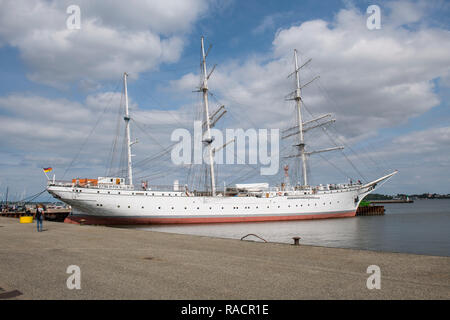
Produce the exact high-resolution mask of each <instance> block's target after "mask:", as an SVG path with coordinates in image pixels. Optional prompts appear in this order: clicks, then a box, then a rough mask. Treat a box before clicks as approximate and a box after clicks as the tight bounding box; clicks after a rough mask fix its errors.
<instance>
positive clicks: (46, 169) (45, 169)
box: [43, 168, 53, 173]
mask: <svg viewBox="0 0 450 320" xmlns="http://www.w3.org/2000/svg"><path fill="white" fill-rule="evenodd" d="M43 170H44V172H45V173H47V172H50V171H52V170H53V168H43Z"/></svg>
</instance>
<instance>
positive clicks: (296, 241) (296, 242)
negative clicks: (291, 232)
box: [292, 237, 301, 246]
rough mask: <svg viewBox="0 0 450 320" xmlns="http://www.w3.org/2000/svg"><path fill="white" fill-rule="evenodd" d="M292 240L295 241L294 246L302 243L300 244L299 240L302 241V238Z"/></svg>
mask: <svg viewBox="0 0 450 320" xmlns="http://www.w3.org/2000/svg"><path fill="white" fill-rule="evenodd" d="M292 239H294V246H299V245H300V242H299V240H300V239H301V238H300V237H293V238H292Z"/></svg>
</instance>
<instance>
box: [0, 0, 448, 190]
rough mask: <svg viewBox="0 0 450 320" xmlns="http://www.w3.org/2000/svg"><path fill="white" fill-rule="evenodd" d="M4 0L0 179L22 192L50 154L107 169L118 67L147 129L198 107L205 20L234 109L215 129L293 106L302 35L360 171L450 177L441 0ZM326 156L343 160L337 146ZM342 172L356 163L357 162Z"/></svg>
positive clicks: (325, 174) (314, 168)
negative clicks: (375, 14)
mask: <svg viewBox="0 0 450 320" xmlns="http://www.w3.org/2000/svg"><path fill="white" fill-rule="evenodd" d="M70 4H77V5H79V6H80V10H81V29H80V30H67V28H66V19H67V17H68V14H67V13H66V12H65V10H66V8H67V7H68V6H69V5H70ZM372 4H376V5H378V6H379V7H380V9H381V29H380V30H368V29H367V27H366V26H365V22H366V19H367V17H368V16H369V15H368V14H367V13H366V8H367V7H368V6H369V5H372ZM0 6H1V7H2V12H1V13H0V21H1V22H0V58H1V59H0V77H1V79H2V80H0V81H1V85H0V117H1V118H2V128H1V129H0V130H1V133H0V134H1V135H2V137H3V139H2V142H1V144H0V147H1V150H2V151H1V154H0V156H1V157H0V159H1V160H0V170H1V171H0V193H2V194H4V192H5V188H6V186H9V187H10V189H11V190H13V194H15V195H16V196H17V197H19V198H20V196H21V195H22V194H27V195H29V194H33V193H36V192H38V191H40V190H42V189H43V188H44V185H45V176H43V174H42V171H41V168H42V167H44V166H45V167H47V166H52V167H53V168H54V172H55V174H56V176H57V178H59V177H61V176H62V175H63V173H64V172H65V170H66V168H67V167H68V166H69V164H70V163H71V162H72V160H73V159H74V157H77V160H76V162H75V165H74V164H72V167H73V168H71V169H70V171H69V172H68V176H67V177H64V178H70V177H69V176H73V177H76V176H94V177H96V176H101V175H102V174H103V173H104V171H105V165H104V163H105V162H106V161H108V157H107V156H108V154H107V153H108V148H109V147H110V145H111V140H112V139H113V137H114V135H115V132H114V128H115V127H114V124H115V123H116V122H115V119H116V118H115V115H116V113H117V108H116V107H118V105H119V104H120V93H121V82H120V81H121V75H122V73H123V72H124V71H127V72H129V73H130V81H129V95H130V99H131V108H132V110H133V111H134V112H136V114H139V116H142V118H140V119H139V123H141V122H142V123H145V122H146V120H145V119H147V120H148V119H150V122H149V123H148V125H149V128H150V129H149V130H150V132H151V134H152V135H153V137H156V139H157V140H158V141H160V143H161V145H162V146H167V145H169V144H170V132H171V131H172V130H173V129H174V128H176V127H179V126H180V125H186V126H187V127H189V124H188V123H185V122H184V121H185V120H186V115H187V114H189V113H190V112H191V111H192V113H194V111H195V110H196V108H197V107H198V105H197V104H198V97H197V95H196V94H195V93H192V91H193V90H195V85H197V82H198V64H199V51H200V50H199V40H200V36H201V35H204V36H205V37H206V41H207V44H210V43H211V44H212V45H213V49H212V51H211V53H210V55H209V57H208V60H209V63H210V65H211V66H212V64H215V63H217V64H218V67H217V69H216V71H215V72H214V75H213V76H212V79H211V90H212V92H213V93H214V94H215V96H217V97H218V99H219V100H220V102H224V103H225V104H226V105H227V109H228V110H229V115H230V116H232V117H229V118H228V120H226V121H225V122H224V124H223V125H222V127H221V129H225V128H226V127H227V126H230V125H231V123H232V122H233V121H234V120H233V119H235V118H239V119H238V120H239V121H240V122H239V124H236V123H235V125H242V126H245V125H247V127H252V125H253V124H254V125H256V126H258V127H259V128H266V127H268V128H275V127H280V128H283V126H284V125H285V124H286V125H288V124H289V123H288V122H289V121H290V120H289V121H285V120H286V119H290V118H289V117H291V116H292V112H293V106H292V105H290V104H289V103H286V102H284V101H283V99H282V98H283V97H284V96H285V95H286V94H287V93H288V92H290V91H291V90H290V89H291V88H290V86H291V85H292V83H289V80H288V79H286V75H287V74H288V73H289V72H291V71H290V70H292V68H293V67H292V50H293V49H294V48H296V49H298V50H299V52H300V57H301V59H306V58H313V62H312V63H311V67H308V69H307V70H305V71H304V72H305V73H304V77H305V79H309V78H312V77H313V76H314V75H315V74H320V76H321V79H320V80H319V83H318V84H317V85H316V84H314V85H313V86H311V88H308V89H305V90H304V95H305V103H306V101H308V102H307V106H308V108H311V109H312V110H313V112H314V113H316V114H318V113H321V112H332V113H333V114H334V115H335V116H336V119H337V123H336V126H334V127H333V128H330V130H332V131H330V132H332V133H333V134H335V135H336V136H338V137H339V139H340V140H342V141H344V142H345V143H346V145H348V146H350V148H351V150H354V151H356V152H357V153H362V154H363V155H362V156H354V155H353V153H352V152H349V153H347V156H348V157H350V159H351V160H352V161H353V162H354V163H355V164H357V165H358V169H359V170H360V171H361V172H365V175H367V176H368V177H376V175H380V174H383V173H385V172H388V171H389V170H392V169H399V170H400V174H399V175H397V176H396V177H395V178H394V179H392V181H390V182H389V183H388V184H386V186H384V187H383V189H380V192H385V193H391V194H395V193H422V192H437V193H450V175H449V169H450V162H449V160H448V159H449V158H450V152H449V150H450V148H449V146H450V108H449V104H448V98H449V90H448V89H449V86H450V59H449V56H450V55H449V52H450V35H449V25H448V16H449V13H450V5H449V4H448V3H447V2H445V1H377V2H374V1H233V0H223V1H219V0H215V1H206V0H189V1H176V0H174V1H157V0H153V1H136V2H135V1H131V2H130V3H129V5H128V6H124V4H123V3H121V2H120V1H111V2H108V3H106V2H104V1H90V2H89V1H38V0H33V1H6V0H2V1H0ZM324 90H325V95H324ZM109 105H112V107H111V108H109ZM105 108H106V109H105ZM104 109H105V110H107V111H108V112H107V114H106V115H102V112H103V110H104ZM168 110H169V111H168ZM158 111H161V112H165V111H168V113H166V114H164V113H161V112H158ZM233 116H234V118H233ZM100 117H104V119H103V118H100ZM98 119H101V120H100V122H99V125H97V126H96V129H95V130H94V134H93V137H92V139H90V140H89V141H88V142H87V143H86V144H85V145H84V148H83V149H82V151H81V152H80V153H79V150H80V147H81V146H82V145H83V144H84V141H85V139H86V137H87V136H88V135H89V133H90V132H91V130H92V128H93V127H94V126H95V123H96V121H97V120H98ZM152 121H153V122H152ZM283 121H285V122H286V123H285V124H283ZM250 123H251V124H252V125H250ZM133 132H134V133H135V135H136V136H139V135H140V136H139V138H140V140H142V143H140V146H138V147H136V153H138V152H140V154H141V155H140V156H138V155H137V156H136V159H135V160H136V161H139V160H141V159H143V158H145V156H148V155H151V154H155V153H157V152H159V151H160V149H158V148H160V146H155V145H152V141H151V140H149V141H146V140H145V134H144V133H141V132H139V131H138V130H137V129H135V131H133ZM310 138H311V140H314V141H318V145H320V144H323V145H326V142H325V141H323V140H321V139H322V138H319V137H316V136H315V135H312V136H311V137H310ZM153 144H154V143H153ZM99 145H100V147H99ZM77 154H78V156H77ZM142 154H143V155H142ZM367 159H369V160H367ZM330 160H332V161H336V164H337V165H339V166H342V168H343V171H345V172H350V171H351V170H352V168H351V167H349V165H348V164H345V163H344V162H342V160H339V159H338V157H337V155H330ZM161 161H166V162H167V161H170V160H167V159H166V160H164V159H161ZM372 161H375V162H377V164H379V166H378V165H377V166H376V167H377V168H375V166H374V165H372V164H371V162H372ZM360 162H365V163H360ZM166 165H167V163H158V164H156V165H155V167H158V168H159V170H164V168H166ZM323 165H326V163H323V161H320V159H319V160H315V159H312V160H311V163H310V170H311V174H312V175H313V176H314V179H313V182H314V183H327V182H339V181H346V180H347V178H348V177H345V176H343V175H342V174H340V173H339V172H336V170H334V169H333V167H329V168H325V169H321V167H322V166H323ZM184 169H185V168H177V169H176V170H173V171H172V170H171V172H172V173H173V174H174V176H170V177H169V178H167V179H168V180H171V179H174V178H175V175H176V174H181V172H183V170H184ZM151 170H152V168H151V167H150V168H149V172H151ZM167 170H170V169H167ZM226 170H228V169H226ZM239 170H240V169H238V171H237V172H239ZM224 172H225V171H224ZM229 172H230V175H232V174H236V172H233V171H232V169H230V171H229ZM280 174H281V172H280ZM350 175H351V177H352V178H354V179H357V178H359V177H358V173H357V172H353V173H350ZM226 178H227V175H226V174H225V173H224V176H223V179H224V180H225V179H226ZM263 178H264V177H252V178H250V179H251V181H244V182H252V181H261V180H262V179H263ZM227 179H228V181H229V179H230V178H229V177H228V178H227ZM277 179H278V177H274V181H277ZM181 180H182V178H181ZM330 180H331V181H330ZM155 182H157V183H162V182H164V183H171V182H170V181H169V182H168V181H159V180H158V181H155Z"/></svg>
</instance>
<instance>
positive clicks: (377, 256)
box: [0, 218, 450, 299]
mask: <svg viewBox="0 0 450 320" xmlns="http://www.w3.org/2000/svg"><path fill="white" fill-rule="evenodd" d="M44 230H45V231H44V232H40V233H38V232H37V231H36V225H35V224H34V223H33V224H19V221H18V219H14V218H0V299H2V298H9V299H450V258H449V257H436V256H424V255H412V254H400V253H386V252H374V251H364V250H352V249H336V248H324V247H315V246H302V245H301V246H298V247H297V246H292V245H287V244H277V243H261V242H250V241H240V240H232V239H218V238H208V237H200V236H190V235H177V234H169V233H160V232H151V231H144V230H141V231H138V230H131V229H115V228H107V227H98V226H78V225H70V224H64V223H56V222H53V223H52V222H47V221H44ZM69 265H77V266H79V267H80V269H81V289H80V290H69V289H68V288H67V286H66V281H67V278H68V277H69V276H70V275H69V274H67V273H66V270H67V267H68V266H69ZM369 265H378V266H379V267H380V268H381V289H380V290H377V289H373V290H368V289H367V287H366V281H367V278H368V277H369V276H370V274H367V273H366V270H367V267H368V266H369Z"/></svg>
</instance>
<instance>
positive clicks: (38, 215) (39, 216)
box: [35, 204, 44, 232]
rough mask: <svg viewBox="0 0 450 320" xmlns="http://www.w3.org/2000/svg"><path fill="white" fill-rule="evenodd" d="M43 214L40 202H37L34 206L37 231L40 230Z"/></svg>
mask: <svg viewBox="0 0 450 320" xmlns="http://www.w3.org/2000/svg"><path fill="white" fill-rule="evenodd" d="M43 215H44V209H43V208H42V206H41V205H40V204H38V205H37V206H36V216H35V218H36V226H37V231H38V232H40V231H42V220H43V219H44V217H43Z"/></svg>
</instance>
